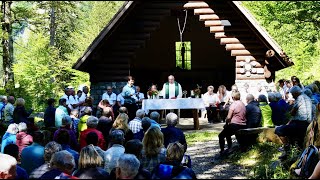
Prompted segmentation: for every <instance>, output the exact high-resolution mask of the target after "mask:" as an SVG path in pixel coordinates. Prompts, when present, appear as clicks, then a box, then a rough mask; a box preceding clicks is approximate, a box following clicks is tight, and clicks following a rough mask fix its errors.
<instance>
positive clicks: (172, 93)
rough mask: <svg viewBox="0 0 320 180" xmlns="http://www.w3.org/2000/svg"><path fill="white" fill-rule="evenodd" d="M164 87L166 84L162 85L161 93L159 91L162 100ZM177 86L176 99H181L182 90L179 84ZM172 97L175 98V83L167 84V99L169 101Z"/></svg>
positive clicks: (164, 95)
mask: <svg viewBox="0 0 320 180" xmlns="http://www.w3.org/2000/svg"><path fill="white" fill-rule="evenodd" d="M165 86H166V84H163V87H162V91H161V92H162V96H163V98H164V99H165V98H166V90H165ZM178 86H179V93H178V97H177V98H182V88H181V85H180V84H179V83H178ZM172 97H175V83H172V84H170V83H169V99H171V98H172Z"/></svg>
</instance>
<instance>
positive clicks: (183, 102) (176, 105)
mask: <svg viewBox="0 0 320 180" xmlns="http://www.w3.org/2000/svg"><path fill="white" fill-rule="evenodd" d="M142 109H143V110H144V111H145V112H146V113H147V114H148V113H149V110H171V109H192V114H193V124H194V129H195V130H198V129H200V125H199V115H198V109H205V105H204V102H203V100H202V98H178V99H144V100H142Z"/></svg>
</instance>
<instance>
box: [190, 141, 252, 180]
mask: <svg viewBox="0 0 320 180" xmlns="http://www.w3.org/2000/svg"><path fill="white" fill-rule="evenodd" d="M219 151H220V148H219V141H218V139H214V140H213V141H208V142H201V143H197V144H195V145H192V146H189V147H188V150H187V154H188V155H190V156H191V162H192V169H193V170H194V172H195V173H196V175H197V178H198V179H248V177H247V176H246V173H247V172H246V170H244V169H242V168H241V167H238V166H235V165H232V164H229V163H226V162H220V161H217V160H215V158H214V157H215V156H216V155H217V154H218V153H219Z"/></svg>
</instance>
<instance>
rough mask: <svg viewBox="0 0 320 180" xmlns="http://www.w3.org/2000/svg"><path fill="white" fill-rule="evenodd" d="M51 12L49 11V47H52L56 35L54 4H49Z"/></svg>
mask: <svg viewBox="0 0 320 180" xmlns="http://www.w3.org/2000/svg"><path fill="white" fill-rule="evenodd" d="M51 3H52V4H51V11H50V46H54V39H55V33H56V16H55V8H54V2H51Z"/></svg>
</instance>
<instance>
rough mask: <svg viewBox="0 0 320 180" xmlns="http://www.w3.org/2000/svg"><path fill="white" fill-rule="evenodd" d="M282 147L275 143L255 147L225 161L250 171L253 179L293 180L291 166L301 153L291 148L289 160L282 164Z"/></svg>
mask: <svg viewBox="0 0 320 180" xmlns="http://www.w3.org/2000/svg"><path fill="white" fill-rule="evenodd" d="M279 147H280V146H279V145H277V144H274V143H260V144H256V145H253V146H252V147H250V148H249V150H247V151H245V152H240V151H239V152H234V153H233V154H232V155H230V156H229V157H228V159H226V160H225V161H229V162H230V163H233V164H235V165H239V166H242V167H243V168H245V169H248V170H249V172H250V173H249V176H248V177H249V178H252V179H292V178H295V177H294V176H292V174H291V173H290V166H291V165H292V164H293V163H294V162H295V161H296V160H297V159H298V157H299V153H300V152H299V151H298V150H297V148H291V151H290V153H289V156H288V158H287V160H285V161H283V162H280V161H279V160H278V157H279V156H280V155H281V152H279V151H278V148H279Z"/></svg>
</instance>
